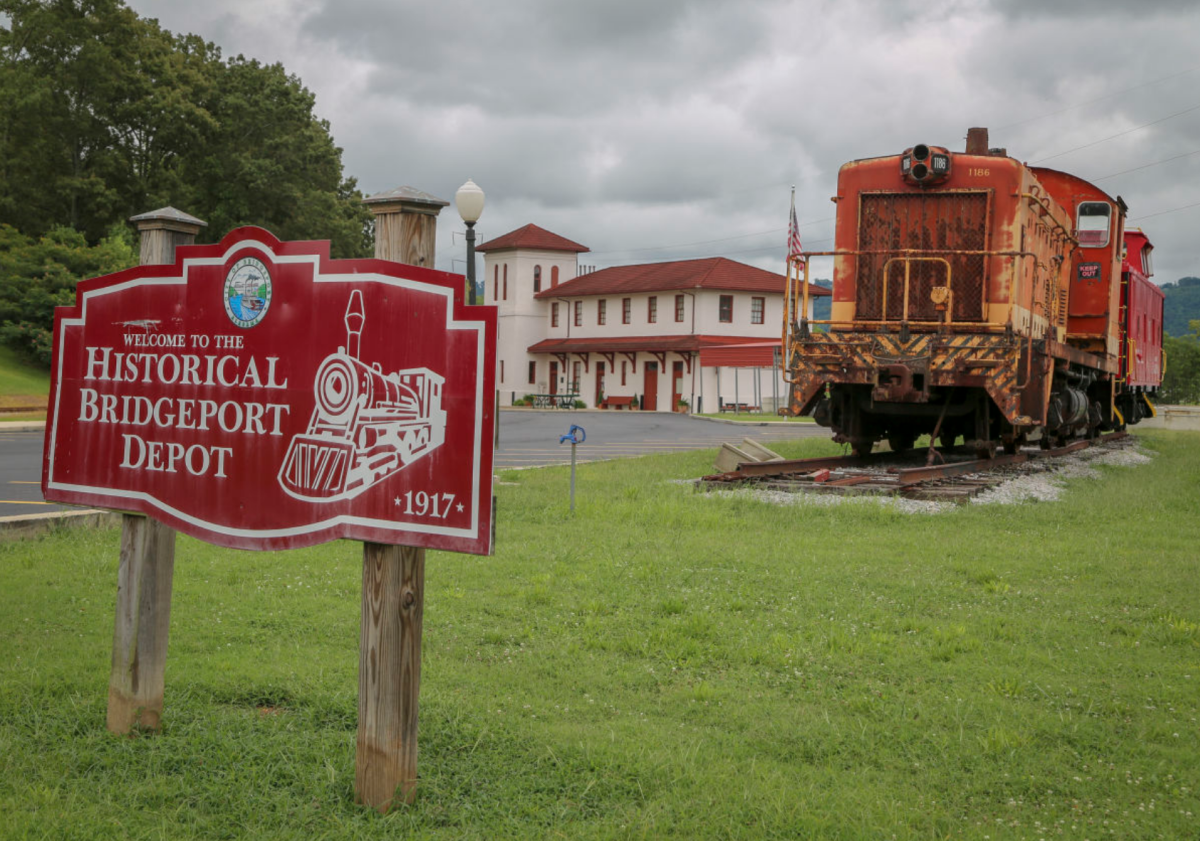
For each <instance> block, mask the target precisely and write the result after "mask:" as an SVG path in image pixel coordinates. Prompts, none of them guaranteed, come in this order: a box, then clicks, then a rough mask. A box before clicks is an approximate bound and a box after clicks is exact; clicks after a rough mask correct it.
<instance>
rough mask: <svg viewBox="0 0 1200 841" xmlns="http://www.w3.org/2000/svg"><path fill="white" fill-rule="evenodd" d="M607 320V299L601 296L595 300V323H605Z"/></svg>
mask: <svg viewBox="0 0 1200 841" xmlns="http://www.w3.org/2000/svg"><path fill="white" fill-rule="evenodd" d="M607 322H608V301H606V300H604V299H603V298H601V299H600V300H599V301H597V302H596V323H597V324H605V323H607Z"/></svg>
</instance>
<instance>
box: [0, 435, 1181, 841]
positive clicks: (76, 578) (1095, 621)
mask: <svg viewBox="0 0 1200 841" xmlns="http://www.w3.org/2000/svg"><path fill="white" fill-rule="evenodd" d="M1143 441H1145V442H1147V444H1148V445H1149V446H1150V447H1152V448H1153V449H1155V450H1157V451H1158V452H1159V453H1160V455H1159V456H1158V457H1157V458H1156V459H1155V461H1154V462H1153V463H1151V464H1149V465H1144V466H1141V467H1138V468H1108V469H1105V470H1104V474H1103V477H1102V478H1101V479H1100V480H1075V481H1074V482H1073V483H1072V485H1071V486H1070V489H1069V490H1068V492H1067V493H1066V494H1065V496H1064V498H1063V499H1062V500H1061V501H1059V502H1055V503H1028V504H1023V505H1017V506H1008V507H993V506H963V507H961V508H959V509H956V510H954V511H952V512H949V513H941V514H933V515H925V514H922V515H903V514H899V513H897V512H895V511H893V510H891V509H887V508H877V507H875V506H873V505H844V506H837V507H820V506H811V507H809V506H804V507H775V506H771V505H767V504H763V503H759V502H756V501H753V500H751V499H747V498H736V497H726V496H719V495H706V494H699V493H695V492H693V490H692V489H691V488H690V487H688V486H685V485H679V484H674V483H671V482H670V481H669V480H671V479H675V478H685V477H686V478H690V477H694V476H697V475H701V474H702V473H705V472H708V470H709V469H710V467H711V462H712V457H713V451H711V450H709V451H703V452H697V453H684V454H674V455H667V456H654V457H647V458H642V459H638V460H632V461H629V460H624V461H611V462H602V463H595V464H587V465H583V466H582V467H581V468H580V470H579V489H578V500H577V504H578V509H577V511H576V513H575V515H574V516H573V517H571V516H568V514H567V511H566V487H567V476H568V473H567V471H566V470H565V469H561V468H551V469H544V470H523V471H508V472H505V473H504V474H503V475H502V479H503V480H504V482H505V483H506V484H502V485H500V486H498V487H497V495H498V510H499V528H498V546H499V550H498V553H497V555H496V556H495V557H493V558H474V557H466V556H457V555H452V554H444V553H430V555H429V561H428V571H427V580H426V603H425V629H424V633H425V638H424V660H423V665H422V691H421V725H420V726H421V730H420V732H421V736H420V738H421V742H420V772H421V780H420V787H419V795H418V799H417V802H416V804H415V805H414V806H413V807H411V808H407V809H399V810H397V811H396V812H394V813H393V814H392V815H390V816H387V817H380V816H379V815H376V814H375V813H374V812H371V811H369V810H366V809H362V808H359V807H356V806H354V805H353V802H352V788H353V780H354V740H355V727H356V720H357V708H356V698H357V668H358V654H357V646H358V625H359V591H360V576H361V550H360V547H359V546H357V545H356V544H353V543H348V542H342V543H336V544H330V545H327V546H323V547H317V548H313V549H308V550H302V551H294V552H288V553H243V552H235V551H230V550H222V549H216V548H213V547H209V546H207V545H205V544H202V543H199V542H197V541H194V540H191V539H188V538H180V540H179V544H178V551H177V560H176V567H175V594H174V601H173V605H172V614H171V622H172V629H171V648H170V655H169V658H168V664H167V699H166V703H167V709H166V714H165V728H164V731H163V732H162V733H161V734H159V735H143V736H141V737H139V738H118V737H113V736H110V735H108V734H107V733H106V732H105V729H104V718H105V692H106V685H107V679H108V668H109V658H110V654H111V652H110V646H111V637H112V625H113V604H114V596H115V590H116V565H117V553H118V543H119V534H118V532H117V531H116V530H109V531H100V532H89V531H67V532H60V533H56V534H52V535H49V536H46V537H44V538H41V539H35V540H29V541H22V542H13V543H7V544H0V640H4V643H5V644H4V650H5V653H4V656H3V657H2V658H0V815H2V816H3V818H2V819H0V836H4V837H16V838H25V837H36V838H55V839H59V838H113V837H132V838H170V839H180V838H242V837H254V838H262V837H285V838H304V839H309V838H330V839H334V838H337V839H340V838H445V839H459V838H478V839H494V838H518V839H525V838H572V839H574V838H647V839H653V838H664V837H669V838H686V839H692V838H748V839H758V838H779V839H794V838H810V837H819V838H839V839H848V838H855V839H859V838H861V839H872V841H874V839H881V838H892V837H895V838H930V839H934V838H978V839H983V838H987V839H1010V838H1011V839H1016V838H1030V839H1038V838H1050V837H1059V836H1061V837H1067V838H1080V839H1082V838H1089V839H1100V838H1123V839H1150V838H1168V839H1181V838H1196V837H1198V836H1200V819H1198V816H1200V797H1198V796H1197V789H1198V787H1200V748H1198V744H1200V739H1198V737H1200V727H1198V725H1197V717H1198V716H1200V711H1198V710H1200V569H1198V567H1200V436H1196V435H1194V434H1188V433H1165V432H1158V433H1146V434H1144V435H1143ZM780 446H781V448H784V447H783V445H780ZM784 449H786V450H787V452H786V453H785V455H788V456H791V457H798V456H803V455H817V454H819V453H821V452H828V451H830V450H831V449H833V447H832V445H831V444H829V443H828V442H823V441H805V442H798V443H796V444H794V445H792V446H789V447H786V448H784ZM507 483H511V484H507Z"/></svg>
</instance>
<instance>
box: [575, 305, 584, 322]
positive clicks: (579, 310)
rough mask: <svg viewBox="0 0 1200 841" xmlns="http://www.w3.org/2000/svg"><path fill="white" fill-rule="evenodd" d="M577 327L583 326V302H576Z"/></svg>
mask: <svg viewBox="0 0 1200 841" xmlns="http://www.w3.org/2000/svg"><path fill="white" fill-rule="evenodd" d="M575 326H576V327H582V326H583V301H576V302H575Z"/></svg>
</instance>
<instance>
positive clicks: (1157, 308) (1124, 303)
mask: <svg viewBox="0 0 1200 841" xmlns="http://www.w3.org/2000/svg"><path fill="white" fill-rule="evenodd" d="M1153 250H1154V246H1153V245H1151V244H1150V239H1149V238H1148V237H1147V236H1146V235H1145V234H1144V233H1142V232H1141V231H1140V230H1136V229H1135V230H1132V231H1126V232H1125V259H1124V261H1123V263H1122V265H1121V290H1120V301H1121V310H1120V312H1121V323H1122V327H1123V330H1122V332H1121V347H1120V362H1121V372H1120V381H1121V385H1122V388H1121V392H1120V394H1119V395H1118V398H1117V409H1118V411H1119V412H1120V413H1121V415H1122V416H1123V417H1124V419H1125V421H1127V422H1128V423H1137V422H1138V421H1139V420H1140V419H1141V418H1144V417H1153V416H1154V405H1153V404H1152V403H1151V402H1150V399H1149V398H1150V396H1152V395H1154V394H1155V393H1156V392H1157V391H1158V387H1159V386H1160V385H1162V375H1163V350H1162V334H1163V300H1164V298H1165V297H1166V296H1165V295H1164V294H1163V291H1162V290H1161V289H1159V288H1158V286H1157V285H1156V284H1155V283H1153V282H1151V280H1150V278H1151V277H1153V275H1154V269H1153V267H1152V265H1151V262H1150V252H1151V251H1153Z"/></svg>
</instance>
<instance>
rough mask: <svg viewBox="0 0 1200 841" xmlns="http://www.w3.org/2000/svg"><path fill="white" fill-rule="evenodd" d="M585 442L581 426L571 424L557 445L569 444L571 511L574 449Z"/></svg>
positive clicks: (572, 503)
mask: <svg viewBox="0 0 1200 841" xmlns="http://www.w3.org/2000/svg"><path fill="white" fill-rule="evenodd" d="M586 440H587V432H586V431H584V428H583V427H582V426H576V425H575V424H571V429H570V431H569V432H567V434H566V435H560V436H559V438H558V443H559V445H560V446H561V445H562V444H565V443H567V442H568V441H570V442H571V510H572V511H574V510H575V447H576V445H578V444H582V443H583V442H584V441H586Z"/></svg>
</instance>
